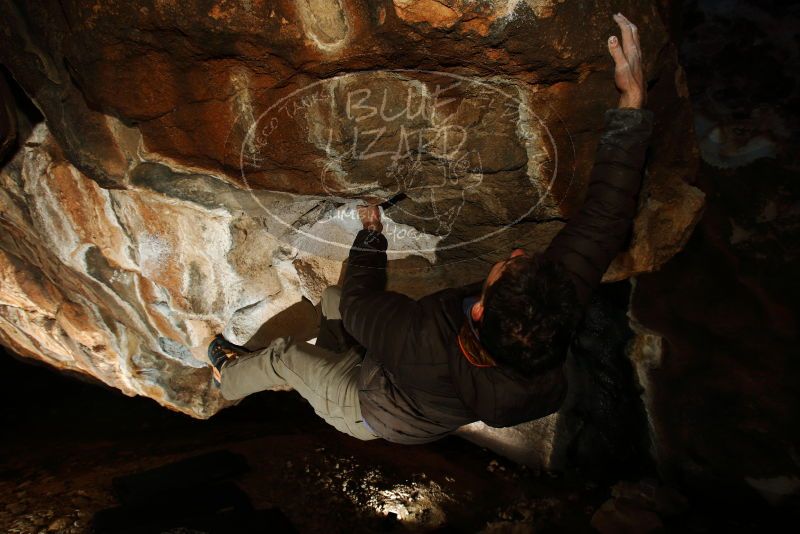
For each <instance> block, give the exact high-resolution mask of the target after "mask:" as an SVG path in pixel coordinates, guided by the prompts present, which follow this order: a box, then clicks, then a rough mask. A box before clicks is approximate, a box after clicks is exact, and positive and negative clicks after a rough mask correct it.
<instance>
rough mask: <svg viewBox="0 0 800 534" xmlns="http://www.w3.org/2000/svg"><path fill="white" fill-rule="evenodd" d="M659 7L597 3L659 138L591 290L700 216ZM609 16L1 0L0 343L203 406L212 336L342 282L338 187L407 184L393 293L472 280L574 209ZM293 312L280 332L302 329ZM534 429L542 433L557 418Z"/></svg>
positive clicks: (461, 4)
mask: <svg viewBox="0 0 800 534" xmlns="http://www.w3.org/2000/svg"><path fill="white" fill-rule="evenodd" d="M657 9H658V8H657V5H656V4H655V3H643V2H634V1H623V2H615V3H614V10H621V11H622V12H624V13H625V14H626V15H627V16H628V17H629V18H630V19H632V20H633V21H635V22H636V23H638V24H639V26H640V28H641V36H642V45H643V48H644V53H645V58H644V60H645V65H646V67H647V77H648V80H649V82H650V103H649V105H650V108H651V109H652V110H653V111H654V112H655V114H656V129H655V133H654V137H653V142H652V150H651V157H650V158H649V163H648V168H647V174H646V178H645V183H644V188H643V191H642V194H641V202H640V207H641V209H640V213H639V216H638V217H637V219H636V222H635V228H634V234H633V236H632V240H631V243H630V247H629V249H628V250H626V251H625V252H624V253H622V254H620V256H619V257H618V258H617V259H616V260H615V262H614V264H613V265H612V267H611V268H610V269H609V271H608V272H607V273H606V277H605V279H606V280H607V281H612V280H622V279H625V278H629V277H631V276H633V275H635V274H638V273H643V272H649V271H653V270H655V269H658V268H659V267H660V266H661V265H662V264H663V263H664V262H665V261H666V260H667V259H669V258H670V257H671V256H672V255H673V254H674V253H675V252H677V251H678V250H680V249H681V247H682V246H683V245H684V243H685V241H686V240H687V238H688V236H689V234H690V232H691V230H692V228H693V226H694V224H695V223H696V221H697V219H698V217H699V214H700V212H701V210H702V206H703V195H702V193H700V191H699V190H698V189H696V188H695V187H693V186H692V185H691V183H692V181H693V177H694V173H695V167H696V160H697V151H696V148H695V145H694V143H693V140H692V125H691V115H690V114H691V109H690V105H689V101H688V93H687V90H686V86H685V82H684V79H683V72H682V70H681V68H680V66H679V65H678V63H677V60H676V54H675V50H674V47H673V45H672V44H671V43H670V42H669V38H668V35H667V32H666V30H665V27H664V24H663V22H662V19H661V17H660V16H659V13H658V11H657ZM611 13H612V11H611V3H609V2H605V1H598V2H595V3H587V2H563V1H561V0H526V1H519V0H497V1H495V2H472V1H467V0H449V1H434V0H394V1H393V2H367V1H366V0H326V1H324V2H323V1H321V0H278V1H275V2H263V1H259V0H253V1H250V0H241V1H220V2H210V1H203V2H199V1H197V0H192V1H187V2H171V1H161V0H157V1H140V2H117V1H114V0H98V1H94V2H85V1H80V0H65V1H59V2H57V1H55V0H43V1H41V2H35V3H24V4H23V3H21V2H15V1H12V0H2V1H0V14H2V30H3V31H2V39H3V41H2V46H0V60H1V61H2V63H3V64H5V65H6V66H7V67H8V69H9V70H10V72H11V74H12V75H13V78H14V80H15V81H16V83H18V84H19V86H21V88H22V89H23V90H24V92H25V93H26V94H27V95H28V97H29V98H30V99H31V100H32V101H33V102H34V103H35V105H36V107H38V109H39V110H41V112H42V114H43V115H44V118H45V122H44V123H42V124H39V125H37V126H35V128H33V129H32V131H31V133H30V136H29V138H28V139H27V141H25V143H24V145H23V146H22V147H21V148H20V150H19V151H18V153H17V154H16V156H15V158H14V159H13V160H11V161H10V162H9V163H8V164H7V165H6V166H5V167H4V168H3V170H2V174H0V182H1V183H2V186H1V187H0V206H2V214H3V215H2V218H1V219H0V224H1V225H2V226H3V230H4V231H3V233H2V234H0V235H1V236H2V237H0V276H2V289H0V340H2V341H3V343H4V344H6V345H8V346H10V347H11V348H13V349H14V350H15V351H17V352H18V353H21V354H24V355H27V356H31V357H34V358H38V359H41V360H44V361H47V362H49V363H51V364H53V365H55V366H58V367H61V368H65V369H71V370H75V371H78V372H82V373H86V374H89V375H92V376H94V377H96V378H98V379H100V380H102V381H103V382H106V383H107V384H110V385H112V386H114V387H117V388H119V389H120V390H122V391H124V392H125V393H127V394H131V395H134V394H138V395H146V396H149V397H152V398H153V399H155V400H157V401H158V402H160V403H161V404H163V405H165V406H167V407H170V408H172V409H176V410H180V411H183V412H185V413H188V414H190V415H193V416H196V417H208V416H210V415H212V414H213V413H215V412H216V411H217V410H218V409H220V408H221V407H222V406H223V405H224V402H223V401H222V400H221V398H220V397H219V395H218V393H217V392H216V391H215V390H214V389H213V388H211V387H210V373H209V369H208V367H207V366H206V365H205V363H204V351H205V347H206V345H207V343H208V341H209V339H210V338H211V337H212V336H213V335H214V334H215V333H217V332H224V333H225V335H226V336H227V337H228V338H229V339H231V340H232V341H234V342H239V343H245V342H247V341H248V340H251V338H253V336H254V335H255V334H256V333H257V332H258V331H259V329H260V328H261V326H262V325H263V324H265V323H267V322H268V321H269V320H271V319H275V318H276V317H279V316H280V315H281V314H282V313H287V311H288V310H292V309H295V308H294V307H295V306H297V305H298V303H300V302H301V299H302V298H303V297H305V298H306V299H307V300H308V301H310V302H311V303H316V302H317V301H318V299H319V297H320V294H321V291H322V289H324V287H325V286H326V285H329V284H334V283H336V282H337V280H338V279H339V276H340V271H341V267H342V262H343V260H344V259H345V257H346V254H347V250H348V248H349V245H350V242H351V240H352V238H353V235H354V234H355V231H356V230H357V228H358V222H357V220H355V219H354V217H353V210H352V208H353V207H354V206H355V205H356V204H357V203H358V201H359V199H363V198H380V199H385V198H388V197H390V196H392V195H393V194H395V193H397V192H400V191H403V192H405V193H406V194H407V195H408V198H407V199H405V200H403V201H401V202H400V203H399V204H398V205H397V206H396V207H394V208H391V209H390V210H389V211H388V212H387V218H388V219H389V220H388V223H387V225H386V232H387V234H388V235H389V241H390V260H391V261H390V274H389V279H390V285H391V287H392V288H393V289H397V290H400V291H404V292H407V293H409V294H411V295H413V296H421V295H423V294H426V293H429V292H432V291H435V290H437V289H441V288H443V287H446V286H451V285H454V284H463V283H467V282H472V281H475V280H477V279H479V278H481V277H482V276H484V275H485V273H486V272H487V270H488V267H489V265H490V264H491V263H492V262H493V261H495V260H496V259H497V258H498V257H499V256H503V255H505V254H507V253H508V250H510V248H511V247H512V246H514V245H524V246H526V247H527V248H528V249H530V250H532V251H536V250H541V249H542V248H543V247H545V246H546V245H547V243H548V242H549V240H550V239H551V238H552V236H553V235H554V234H555V233H556V232H557V231H558V229H559V228H561V227H562V226H563V224H564V222H565V221H566V220H567V219H568V218H569V217H570V215H571V214H573V213H575V211H576V209H577V208H578V207H579V206H580V202H581V199H582V197H583V194H584V192H585V189H586V184H587V180H588V177H589V171H590V168H591V165H592V159H593V154H594V149H595V146H596V142H597V139H598V136H599V133H600V131H601V127H602V120H603V112H604V110H606V109H607V108H609V107H612V106H614V105H615V103H616V100H617V95H616V91H615V88H614V85H613V81H612V78H613V76H612V63H611V60H610V58H609V57H608V53H607V51H606V39H607V37H608V35H610V34H612V33H614V32H615V25H614V23H613V21H612V19H611ZM306 316H307V317H309V319H304V320H300V319H297V320H290V321H283V322H282V323H281V324H283V325H284V326H286V328H287V330H286V332H287V333H288V332H289V330H290V329H289V327H290V326H291V327H292V328H294V329H295V330H296V331H298V332H300V331H308V330H313V328H309V327H313V324H310V323H309V321H310V322H313V321H314V320H315V318H314V316H313V313H312V314H306ZM304 321H305V322H304ZM287 325H288V326H287ZM262 330H263V329H262ZM283 333H284V331H282V330H281V331H274V330H273V332H272V333H271V334H272V335H273V336H274V335H281V334H283ZM296 335H301V334H300V333H297V334H296ZM259 339H260V340H261V341H263V339H264V338H263V336H262V337H261V338H259ZM251 345H253V343H252V342H251ZM556 417H557V416H556ZM541 424H542V425H543V426H542V427H541V429H540V430H537V432H538V433H539V434H541V435H542V436H544V437H542V438H541V439H543V440H546V439H551V440H552V436H553V432H554V431H553V430H552V429H554V428H555V427H556V426H557V425H556V424H555V423H554V422H553V421H552V420H551V421H548V422H542V423H541ZM548 436H549V437H548ZM541 450H543V451H545V452H544V453H542V454H541V455H539V456H540V457H542V458H544V457H546V456H548V454H549V453H548V452H546V451H548V450H550V449H548V447H543V448H541ZM543 463H546V458H545V460H543Z"/></svg>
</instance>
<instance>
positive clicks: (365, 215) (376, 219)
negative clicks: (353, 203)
mask: <svg viewBox="0 0 800 534" xmlns="http://www.w3.org/2000/svg"><path fill="white" fill-rule="evenodd" d="M358 217H359V218H360V219H361V224H363V225H364V229H365V230H372V231H373V232H381V231H383V223H381V209H380V207H378V206H377V205H376V206H359V207H358Z"/></svg>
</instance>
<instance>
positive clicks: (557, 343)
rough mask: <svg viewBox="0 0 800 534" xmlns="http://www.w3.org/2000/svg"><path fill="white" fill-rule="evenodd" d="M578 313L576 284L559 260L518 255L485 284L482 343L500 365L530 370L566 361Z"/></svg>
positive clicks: (481, 331) (540, 369) (550, 366)
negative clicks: (493, 279)
mask: <svg viewBox="0 0 800 534" xmlns="http://www.w3.org/2000/svg"><path fill="white" fill-rule="evenodd" d="M580 316H581V310H580V308H579V306H578V299H577V296H576V293H575V286H574V285H573V283H572V281H571V280H570V278H569V275H568V274H567V273H566V271H565V270H564V267H563V266H562V265H561V264H560V263H558V262H554V261H552V260H549V259H546V258H544V257H543V256H541V255H534V256H520V257H516V258H513V259H512V260H511V261H509V262H508V263H507V264H506V266H505V267H504V269H503V273H502V274H501V275H500V277H499V278H498V279H497V280H496V281H495V282H494V283H493V284H492V285H490V286H488V287H485V289H484V295H483V319H482V321H481V324H480V327H479V335H480V340H481V344H482V345H483V346H484V348H486V350H488V351H489V353H490V354H491V355H492V357H493V358H494V359H495V360H496V361H497V363H499V364H500V365H507V366H509V367H511V368H512V369H514V370H516V371H518V372H520V373H521V374H523V375H525V376H532V375H534V374H536V373H539V372H542V371H545V370H547V369H551V368H553V367H555V366H557V365H560V364H562V363H563V362H564V360H565V358H566V354H567V347H568V346H569V341H570V339H571V337H572V333H573V331H574V330H575V327H576V326H577V323H578V320H579V319H580Z"/></svg>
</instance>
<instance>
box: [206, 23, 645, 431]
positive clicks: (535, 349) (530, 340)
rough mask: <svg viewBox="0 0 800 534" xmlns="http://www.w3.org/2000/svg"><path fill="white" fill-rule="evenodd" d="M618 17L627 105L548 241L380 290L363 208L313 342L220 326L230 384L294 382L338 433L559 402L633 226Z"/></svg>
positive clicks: (630, 91) (426, 425) (375, 221)
mask: <svg viewBox="0 0 800 534" xmlns="http://www.w3.org/2000/svg"><path fill="white" fill-rule="evenodd" d="M614 20H615V21H616V22H617V24H618V25H619V28H620V31H621V36H622V39H621V43H620V40H619V39H617V38H616V37H613V36H612V37H610V38H609V40H608V48H609V52H610V53H611V56H612V58H613V59H614V63H615V82H616V86H617V88H618V90H619V91H620V100H619V106H618V108H617V109H610V110H608V111H607V112H606V115H605V129H604V132H603V134H602V136H601V138H600V143H599V145H598V147H597V152H596V159H595V163H594V167H593V169H592V173H591V179H590V183H589V187H588V190H587V194H586V198H585V201H584V204H583V206H582V207H581V209H580V210H579V212H578V213H577V214H576V215H575V216H574V217H572V218H571V219H570V221H569V222H568V223H567V224H566V225H565V226H564V228H562V229H561V231H560V232H559V233H558V234H557V235H556V237H555V238H554V239H553V241H552V243H551V244H550V245H549V247H548V248H547V249H546V250H545V251H544V252H543V253H541V254H534V255H531V254H528V253H526V252H525V251H524V250H521V249H517V250H514V251H513V252H511V254H510V255H509V257H508V258H507V259H505V260H502V261H499V262H497V263H496V264H494V266H493V267H492V268H491V270H490V271H489V273H488V275H487V277H486V279H485V280H483V281H481V282H478V283H475V284H471V285H468V286H464V287H461V288H454V289H446V290H443V291H440V292H437V293H435V294H432V295H429V296H427V297H424V298H422V299H420V300H413V299H411V298H409V297H407V296H405V295H402V294H399V293H396V292H392V291H385V290H384V288H385V283H386V270H385V268H386V262H387V258H386V252H385V251H386V247H387V241H386V238H385V237H384V236H383V235H382V233H381V231H382V224H381V220H380V210H379V208H378V207H377V206H371V207H362V208H359V215H360V217H361V220H362V222H363V227H364V228H363V229H362V230H361V231H359V232H358V234H357V235H356V238H355V241H354V243H353V246H352V248H351V250H350V254H349V258H348V261H347V269H346V273H345V277H344V282H343V284H342V288H341V290H339V289H338V288H335V287H331V288H328V289H327V290H326V291H325V293H324V295H323V298H322V314H323V321H322V326H321V332H320V335H319V336H318V338H317V344H316V345H311V344H309V343H304V342H298V341H293V340H291V339H290V338H278V339H276V340H275V341H274V342H272V343H271V344H270V345H269V346H268V347H267V348H265V349H263V350H260V351H254V352H246V351H244V350H243V349H242V348H241V347H236V346H234V345H231V344H230V343H228V342H226V341H225V340H224V339H222V338H221V336H218V337H217V338H216V339H215V340H214V341H213V342H212V343H211V345H210V346H209V357H210V358H211V361H212V363H213V364H214V370H215V376H216V377H217V380H218V383H219V384H220V387H221V391H222V395H223V396H224V397H225V398H227V399H240V398H243V397H245V396H247V395H249V394H251V393H254V392H257V391H262V390H264V389H269V388H272V387H275V386H280V385H287V384H288V385H289V386H291V387H293V388H294V389H296V390H297V391H298V392H299V393H300V395H302V396H303V397H304V398H305V399H307V400H308V401H309V402H310V404H311V405H312V406H313V407H314V410H315V411H316V413H317V414H318V415H320V416H321V417H323V418H324V419H325V420H326V421H327V422H328V423H330V424H331V425H333V426H334V427H336V428H337V429H339V430H341V431H342V432H345V433H348V434H350V435H351V436H354V437H356V438H359V439H362V440H369V439H375V438H379V437H380V438H384V439H386V440H388V441H392V442H396V443H408V444H411V443H425V442H429V441H433V440H436V439H440V438H442V437H444V436H446V435H448V434H450V433H452V432H453V431H455V430H456V429H458V428H459V427H461V426H463V425H466V424H468V423H472V422H474V421H477V420H481V421H483V422H485V423H486V424H488V425H490V426H498V427H501V426H510V425H515V424H519V423H522V422H525V421H529V420H532V419H536V418H539V417H543V416H546V415H548V414H551V413H553V412H555V411H556V410H558V408H559V406H560V405H561V403H562V401H563V399H564V397H565V394H566V390H567V383H566V378H565V375H564V372H563V364H564V361H565V358H566V353H567V347H568V345H569V341H570V338H571V336H572V333H573V331H574V329H575V326H576V325H577V323H578V320H579V319H580V317H581V314H582V311H583V309H584V307H585V306H586V304H587V303H588V301H589V297H590V296H591V293H592V291H593V290H594V289H595V288H596V287H597V286H598V285H599V283H600V280H601V278H602V275H603V273H604V272H605V271H606V269H607V268H608V266H609V264H610V263H611V261H612V260H613V259H614V257H615V256H616V255H617V254H618V253H619V251H620V250H621V249H622V247H623V245H624V244H625V241H626V239H627V238H628V236H629V233H630V230H631V227H632V222H633V218H634V215H635V213H636V205H637V195H638V192H639V189H640V186H641V178H642V168H643V166H644V159H645V151H646V148H647V143H648V140H649V136H650V133H651V129H652V112H650V111H647V110H643V109H641V108H642V105H643V104H644V101H645V98H646V88H645V81H644V73H643V69H642V63H641V51H640V45H639V36H638V31H637V28H636V27H635V26H634V25H633V24H632V23H631V22H630V21H628V19H626V18H625V17H624V16H622V15H621V14H617V15H614ZM363 350H365V351H366V352H365V353H364V352H363Z"/></svg>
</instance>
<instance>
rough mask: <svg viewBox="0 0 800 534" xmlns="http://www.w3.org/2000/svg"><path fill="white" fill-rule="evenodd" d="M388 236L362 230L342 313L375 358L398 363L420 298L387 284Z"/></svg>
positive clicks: (346, 280) (348, 327) (347, 276)
mask: <svg viewBox="0 0 800 534" xmlns="http://www.w3.org/2000/svg"><path fill="white" fill-rule="evenodd" d="M386 247H387V241H386V237H385V236H384V235H383V234H381V233H379V232H371V231H369V230H361V231H360V232H358V234H357V235H356V238H355V241H354V242H353V246H352V247H351V248H350V254H349V257H348V259H347V268H346V271H345V275H344V282H343V283H342V296H341V300H340V301H339V312H340V313H341V315H342V321H343V324H344V328H345V330H347V332H348V333H349V334H350V335H351V336H353V338H355V339H356V341H358V342H359V343H360V344H361V345H362V346H363V347H366V348H367V349H368V350H369V351H370V353H371V354H372V355H373V357H374V358H375V359H377V360H378V361H381V362H383V363H386V364H389V367H390V368H391V366H392V364H395V363H397V362H396V361H394V360H397V359H398V358H399V357H400V355H401V354H402V351H403V346H404V344H405V339H406V338H407V335H408V333H409V331H410V329H411V326H412V322H413V319H414V317H416V315H417V307H418V304H417V301H415V300H414V299H412V298H410V297H408V296H406V295H403V294H401V293H397V292H395V291H385V287H386Z"/></svg>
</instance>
